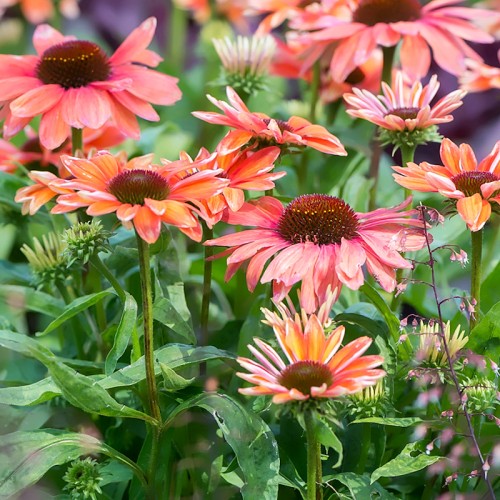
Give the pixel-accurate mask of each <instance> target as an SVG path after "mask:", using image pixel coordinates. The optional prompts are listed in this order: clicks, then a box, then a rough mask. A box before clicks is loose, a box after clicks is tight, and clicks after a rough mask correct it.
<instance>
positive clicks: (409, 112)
mask: <svg viewBox="0 0 500 500" xmlns="http://www.w3.org/2000/svg"><path fill="white" fill-rule="evenodd" d="M438 90H439V82H438V80H437V76H436V75H434V76H433V77H432V78H431V79H430V81H429V83H428V84H427V85H425V86H422V84H421V83H420V82H415V83H414V84H413V85H411V86H410V85H408V84H406V83H405V81H404V74H403V73H402V72H401V71H398V72H397V73H396V77H395V79H394V83H393V85H392V86H389V85H387V84H386V83H385V82H382V92H383V95H379V96H377V97H375V96H374V95H373V94H372V93H370V92H368V91H367V90H359V89H357V88H353V89H352V91H353V93H352V94H345V95H344V99H345V100H346V101H347V102H348V104H349V105H350V106H351V107H350V109H348V110H347V113H349V114H350V115H351V116H356V117H358V118H363V119H364V120H368V121H370V122H372V123H375V124H376V125H378V126H379V127H382V128H385V129H388V130H396V131H402V130H409V131H413V130H415V129H424V128H429V127H431V126H433V125H438V124H440V123H447V122H450V121H451V120H453V117H452V116H451V115H450V113H451V112H452V111H454V110H455V109H457V108H458V107H459V106H461V105H462V101H461V99H462V98H463V97H464V96H465V94H466V92H465V91H463V90H455V91H453V92H452V93H451V94H448V95H446V96H445V97H443V98H442V99H440V100H439V101H438V102H437V103H436V104H435V105H434V106H432V107H431V101H432V99H433V98H434V96H435V95H436V93H437V91H438Z"/></svg>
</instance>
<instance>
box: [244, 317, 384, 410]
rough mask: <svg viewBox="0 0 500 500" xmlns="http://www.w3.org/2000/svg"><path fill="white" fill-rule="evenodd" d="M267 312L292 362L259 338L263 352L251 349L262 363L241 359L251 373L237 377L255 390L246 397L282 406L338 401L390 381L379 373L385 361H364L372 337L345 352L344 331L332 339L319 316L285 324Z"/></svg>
mask: <svg viewBox="0 0 500 500" xmlns="http://www.w3.org/2000/svg"><path fill="white" fill-rule="evenodd" d="M263 311H264V314H265V315H266V321H265V323H267V324H269V325H271V326H272V327H273V330H274V333H275V335H276V339H277V340H278V343H279V345H280V348H281V350H282V351H283V352H284V354H285V356H286V361H283V359H282V357H281V356H280V355H279V354H278V353H277V352H276V351H275V350H274V349H273V348H272V347H271V346H270V345H268V344H267V343H266V342H264V341H262V340H260V339H258V338H254V342H255V344H256V346H257V348H256V347H254V346H252V345H249V346H248V348H249V349H250V351H251V353H252V354H253V355H254V356H255V358H256V359H257V360H258V361H253V360H251V359H249V358H242V357H239V358H238V359H237V361H238V363H239V364H240V365H241V366H242V367H243V368H244V369H246V370H248V372H250V373H237V375H238V377H240V378H242V379H243V380H246V381H247V382H250V383H251V384H253V386H252V387H248V388H244V389H239V392H240V393H241V394H246V395H250V396H262V395H272V396H273V403H276V404H281V403H289V402H293V401H305V400H307V399H310V398H313V399H316V398H336V397H340V396H344V395H346V394H353V393H355V392H358V391H360V390H362V389H363V388H365V387H368V386H371V385H374V384H376V382H377V380H379V379H380V378H382V377H383V376H384V375H385V371H384V370H381V369H378V368H377V367H378V366H380V365H381V364H382V363H383V362H384V359H383V358H382V356H378V355H370V356H363V353H364V352H365V351H366V350H367V349H368V348H369V347H370V345H371V343H372V340H371V339H370V338H369V337H360V338H358V339H356V340H354V341H352V342H350V343H349V344H347V345H346V346H345V347H342V348H341V347H340V346H341V343H342V340H343V338H344V333H345V329H344V327H343V326H339V327H338V328H335V329H334V330H333V331H332V332H331V333H330V334H328V335H327V334H326V333H325V329H324V327H323V324H322V322H321V320H320V319H319V318H318V317H317V316H316V315H315V314H312V315H310V316H307V314H304V313H303V314H302V316H299V315H296V316H295V317H282V318H281V317H279V316H278V315H276V314H274V313H271V312H270V311H267V310H263Z"/></svg>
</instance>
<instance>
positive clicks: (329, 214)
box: [277, 194, 359, 245]
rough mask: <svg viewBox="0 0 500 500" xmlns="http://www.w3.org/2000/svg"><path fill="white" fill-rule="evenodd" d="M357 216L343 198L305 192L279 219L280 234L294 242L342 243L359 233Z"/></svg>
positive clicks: (291, 203) (292, 202) (278, 228)
mask: <svg viewBox="0 0 500 500" xmlns="http://www.w3.org/2000/svg"><path fill="white" fill-rule="evenodd" d="M358 227H359V221H358V217H357V216H356V214H355V212H354V210H353V209H352V208H351V207H350V206H349V205H348V204H347V203H346V202H345V201H344V200H341V199H340V198H336V197H335V196H329V195H325V194H306V195H303V196H299V197H298V198H295V200H293V201H291V202H290V204H289V205H288V206H287V207H286V208H285V210H284V211H283V214H282V215H281V218H280V220H279V222H278V227H277V230H278V233H279V234H280V235H281V236H282V237H283V238H284V239H285V240H287V241H290V242H291V243H293V244H296V243H305V242H312V243H315V244H316V245H331V244H339V243H341V241H342V238H345V239H347V240H352V239H353V238H355V237H356V236H357V234H358V232H357V230H358Z"/></svg>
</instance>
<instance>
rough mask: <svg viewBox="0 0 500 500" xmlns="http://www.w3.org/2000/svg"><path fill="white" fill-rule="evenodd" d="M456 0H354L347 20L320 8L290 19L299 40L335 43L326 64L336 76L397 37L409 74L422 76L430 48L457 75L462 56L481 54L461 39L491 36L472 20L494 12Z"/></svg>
mask: <svg viewBox="0 0 500 500" xmlns="http://www.w3.org/2000/svg"><path fill="white" fill-rule="evenodd" d="M458 3H461V0H432V1H431V2H428V3H426V4H425V5H422V3H421V2H420V1H419V0H398V1H395V0H353V1H351V2H350V12H351V18H350V19H349V20H345V19H340V18H339V17H336V16H331V15H329V14H328V13H327V12H323V13H322V12H321V11H320V10H319V11H318V16H317V18H316V19H315V20H311V13H307V18H306V16H304V18H305V19H303V18H301V17H300V16H296V17H294V18H293V19H292V21H291V23H290V25H291V27H292V28H293V29H296V30H298V37H297V38H298V40H299V41H300V42H301V43H308V44H309V45H310V46H314V45H315V44H316V45H317V44H323V45H325V44H328V43H330V45H331V44H337V43H338V45H336V46H335V52H334V54H333V58H332V60H331V65H330V68H331V71H332V75H333V77H334V79H335V80H337V81H344V80H345V79H346V77H347V76H348V75H349V73H351V72H352V71H353V70H354V69H355V68H356V66H359V65H360V64H362V63H363V62H364V61H366V60H367V59H368V58H369V57H370V55H371V53H372V52H373V51H374V50H375V48H376V47H377V46H382V47H392V46H396V45H398V43H399V42H400V41H402V44H401V49H400V58H401V64H402V67H403V69H404V71H405V72H406V73H407V74H409V75H411V76H412V77H413V78H415V79H420V78H422V77H423V76H425V75H426V74H427V72H428V71H429V67H430V63H431V49H432V55H433V56H434V60H435V61H436V63H437V64H438V65H439V66H440V67H441V68H443V69H444V70H445V71H448V72H449V73H452V74H454V75H458V74H460V73H461V72H462V71H463V70H464V69H465V64H464V62H465V58H466V57H469V58H473V59H478V60H480V59H481V58H480V57H479V56H478V54H477V53H476V52H474V51H473V50H472V49H471V48H470V47H469V46H468V45H467V44H466V43H465V41H464V40H469V41H472V42H474V43H491V42H492V41H493V37H492V36H491V35H489V34H488V33H486V32H485V31H483V30H481V29H479V28H477V27H475V26H474V25H473V24H472V22H471V21H473V20H477V19H481V18H482V19H486V18H488V17H490V18H491V17H495V16H496V14H495V13H494V12H491V11H487V10H483V9H477V8H467V7H457V6H456V5H455V4H458ZM305 28H306V29H307V30H308V32H304V29H305ZM325 46H326V45H325ZM314 57H316V58H317V57H318V54H317V53H316V54H315V55H314Z"/></svg>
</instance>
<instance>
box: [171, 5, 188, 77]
mask: <svg viewBox="0 0 500 500" xmlns="http://www.w3.org/2000/svg"><path fill="white" fill-rule="evenodd" d="M171 6H172V8H171V9H170V23H169V26H168V30H169V31H168V33H167V42H168V50H167V53H168V57H167V60H168V62H169V65H170V67H171V71H172V72H173V73H174V75H181V74H182V71H183V69H184V54H185V53H186V51H185V46H186V43H187V38H186V28H187V14H186V11H185V10H184V9H179V8H178V7H176V6H175V3H174V2H172V3H171Z"/></svg>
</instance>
